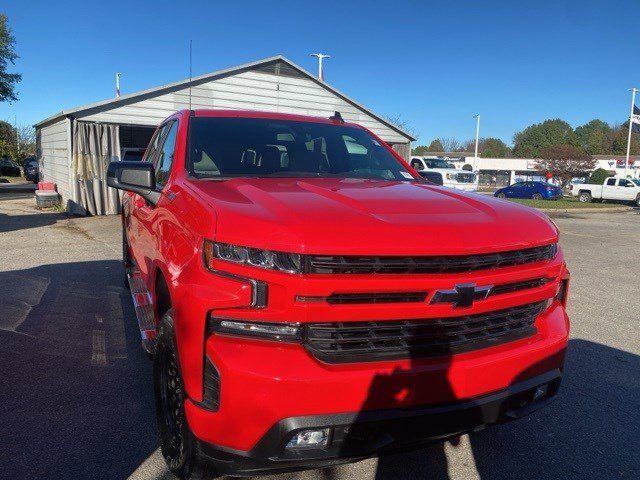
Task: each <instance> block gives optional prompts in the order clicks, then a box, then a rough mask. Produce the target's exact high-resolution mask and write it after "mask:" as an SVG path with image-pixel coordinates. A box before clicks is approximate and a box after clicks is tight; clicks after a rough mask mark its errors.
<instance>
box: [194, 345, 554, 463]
mask: <svg viewBox="0 0 640 480" xmlns="http://www.w3.org/2000/svg"><path fill="white" fill-rule="evenodd" d="M563 355H564V352H562V356H563ZM561 376H562V374H561V370H560V369H553V370H551V371H548V372H546V373H544V374H541V375H537V376H535V377H532V378H529V379H526V380H522V381H518V382H516V383H513V384H512V385H510V386H509V387H508V388H506V389H504V390H501V391H499V392H494V393H491V394H488V395H483V396H480V397H475V398H471V399H467V400H463V401H458V402H451V403H445V404H439V405H432V406H428V407H414V408H409V409H386V410H365V411H361V412H351V413H340V414H328V415H307V416H296V417H289V418H285V419H283V420H280V421H279V422H277V423H276V424H274V425H273V426H272V427H271V428H270V429H269V430H268V431H267V433H266V434H265V435H264V436H263V437H262V438H261V440H260V441H259V442H258V443H257V444H256V445H255V447H254V448H252V449H251V450H250V451H240V450H234V449H231V448H225V447H221V446H215V445H211V444H208V443H206V442H201V447H202V449H203V451H204V452H205V455H206V456H207V457H208V458H209V460H210V461H212V462H214V463H215V466H216V469H217V471H218V472H220V473H223V474H232V475H254V474H257V473H277V472H286V471H293V470H304V469H309V468H320V467H326V466H331V465H336V464H340V463H345V462H350V461H356V460H360V459H363V458H367V457H371V456H377V455H384V454H387V453H393V452H394V451H399V450H402V451H407V450H411V449H414V448H419V447H421V446H424V445H426V444H429V443H433V442H437V441H442V440H445V439H447V438H451V437H454V436H457V435H459V434H462V433H466V432H471V431H477V430H480V429H482V428H484V427H485V426H487V425H491V424H495V423H504V422H508V421H510V420H514V419H516V418H520V417H522V416H524V415H527V414H529V413H531V412H533V411H535V410H537V409H539V408H542V407H544V406H545V405H547V404H549V403H550V402H552V401H553V400H554V399H555V396H556V394H557V391H558V388H559V386H560V380H561ZM541 386H544V387H545V390H544V394H542V395H540V391H539V387H541ZM537 391H538V394H539V395H540V396H536V392H537ZM326 427H331V428H332V441H331V443H330V444H329V445H328V446H327V448H324V449H309V450H300V451H290V450H286V449H285V446H286V444H287V442H288V441H289V439H290V438H291V437H292V436H293V435H295V434H296V433H297V432H299V431H301V430H305V429H314V428H326Z"/></svg>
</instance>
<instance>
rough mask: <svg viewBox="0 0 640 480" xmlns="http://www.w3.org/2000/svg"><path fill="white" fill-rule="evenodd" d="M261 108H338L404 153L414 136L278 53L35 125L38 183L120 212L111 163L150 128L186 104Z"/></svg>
mask: <svg viewBox="0 0 640 480" xmlns="http://www.w3.org/2000/svg"><path fill="white" fill-rule="evenodd" d="M190 106H191V108H193V109H198V108H215V109H232V110H262V111H271V112H282V113H294V114H302V115H313V116H319V117H329V116H330V115H332V114H333V113H334V112H335V111H339V112H340V113H341V114H342V116H343V118H344V119H345V120H346V121H347V122H355V123H359V124H361V125H363V126H365V127H367V128H369V129H370V130H371V131H373V132H374V133H375V134H377V135H378V136H379V137H380V138H382V139H383V140H384V141H385V142H387V143H388V144H389V145H391V146H392V147H393V148H394V149H395V150H396V151H397V152H399V153H400V154H401V155H402V156H403V157H404V158H407V159H408V158H409V156H410V154H411V141H412V140H414V138H413V137H412V136H411V135H410V134H408V133H406V132H404V131H403V130H401V129H400V128H398V127H397V126H395V125H393V124H392V123H391V122H389V121H388V120H386V119H384V118H382V117H380V116H379V115H376V114H375V113H373V112H372V111H370V110H368V109H366V108H365V107H363V106H362V105H360V104H358V103H356V102H355V101H354V100H351V99H350V98H349V97H347V96H346V95H344V94H343V93H341V92H339V91H337V90H336V89H334V88H333V87H331V86H330V85H328V84H327V83H325V82H324V81H322V80H320V79H318V78H316V77H315V76H313V75H311V74H310V73H309V72H307V71H306V70H304V69H302V68H301V67H299V66H298V65H296V64H294V63H293V62H291V61H290V60H288V59H286V58H285V57H282V56H276V57H270V58H267V59H264V60H259V61H257V62H253V63H248V64H244V65H240V66H238V67H233V68H230V69H225V70H220V71H217V72H213V73H209V74H206V75H202V76H199V77H196V78H193V79H191V80H183V81H180V82H176V83H172V84H169V85H164V86H161V87H157V88H152V89H149V90H145V91H141V92H137V93H133V94H129V95H124V96H122V97H117V98H114V99H110V100H106V101H102V102H98V103H93V104H90V105H85V106H82V107H77V108H72V109H69V110H63V111H61V112H59V113H57V114H55V115H53V116H51V117H48V118H46V119H45V120H42V121H41V122H39V123H37V124H36V125H35V128H36V143H37V155H38V159H39V161H40V172H41V176H42V180H45V181H51V182H54V183H55V184H56V185H57V190H58V193H59V194H60V196H61V198H62V201H63V204H64V205H65V206H66V208H67V210H68V211H70V212H72V213H76V214H87V213H88V214H91V215H104V214H114V213H118V211H119V208H120V201H119V195H118V193H117V192H116V191H115V190H113V189H110V188H108V187H107V186H106V178H105V176H106V167H107V165H108V163H109V162H110V161H113V160H121V159H123V158H125V159H139V158H140V153H141V151H142V149H144V148H145V147H146V146H147V143H148V142H149V139H150V138H151V134H152V133H153V130H154V128H155V127H156V126H157V125H158V124H159V123H160V122H161V121H162V120H163V119H164V118H166V117H167V116H169V115H170V114H171V113H173V112H175V111H176V110H181V109H184V108H189V107H190Z"/></svg>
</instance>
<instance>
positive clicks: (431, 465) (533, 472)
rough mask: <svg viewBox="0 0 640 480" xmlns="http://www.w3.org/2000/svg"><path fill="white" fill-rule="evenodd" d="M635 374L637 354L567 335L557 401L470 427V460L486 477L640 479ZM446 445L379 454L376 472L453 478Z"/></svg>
mask: <svg viewBox="0 0 640 480" xmlns="http://www.w3.org/2000/svg"><path fill="white" fill-rule="evenodd" d="M639 375H640V356H638V355H635V354H632V353H629V352H625V351H623V350H618V349H615V348H611V347H608V346H605V345H601V344H599V343H595V342H590V341H587V340H580V339H574V340H571V341H570V344H569V349H568V352H567V358H566V363H565V370H564V379H563V383H562V386H561V387H560V392H559V396H558V398H557V400H556V401H555V402H554V403H552V404H551V405H549V406H547V407H545V408H543V409H542V410H539V411H537V412H535V413H533V414H531V415H530V416H528V417H525V418H523V419H520V420H517V421H515V422H513V423H508V424H504V425H498V426H492V427H489V428H487V429H486V430H483V431H482V432H479V433H475V434H471V435H470V443H471V448H472V458H471V459H470V463H473V462H475V468H476V470H477V472H478V476H479V477H480V478H481V479H483V480H491V479H508V478H514V479H515V478H522V479H529V478H532V479H533V478H535V479H582V478H607V479H610V478H629V479H631V478H634V479H635V478H640V457H639V456H638V454H637V452H639V451H640V435H638V431H639V430H640V401H639V400H638V399H640V376H639ZM443 448H444V447H443V446H442V445H434V446H432V447H429V448H427V449H424V450H421V451H419V452H413V453H407V454H401V455H395V456H392V457H386V458H384V457H383V458H381V459H380V460H379V462H378V469H377V472H376V477H375V478H376V479H377V480H404V479H407V480H408V479H417V478H425V479H426V478H429V479H432V478H433V479H449V478H452V479H453V478H455V477H449V474H448V466H447V459H446V455H445V453H444V450H443ZM471 466H473V465H471Z"/></svg>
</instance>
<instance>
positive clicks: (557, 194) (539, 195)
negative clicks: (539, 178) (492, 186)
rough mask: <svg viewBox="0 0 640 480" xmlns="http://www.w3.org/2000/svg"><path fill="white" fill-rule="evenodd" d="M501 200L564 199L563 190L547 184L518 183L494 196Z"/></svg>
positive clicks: (502, 189)
mask: <svg viewBox="0 0 640 480" xmlns="http://www.w3.org/2000/svg"><path fill="white" fill-rule="evenodd" d="M493 196H494V197H499V198H533V199H534V200H541V199H543V198H544V199H546V200H558V199H559V198H562V189H561V188H560V187H558V186H556V185H553V184H551V183H547V182H516V183H514V184H513V185H509V186H508V187H504V188H501V189H500V190H497V191H496V193H494V194H493Z"/></svg>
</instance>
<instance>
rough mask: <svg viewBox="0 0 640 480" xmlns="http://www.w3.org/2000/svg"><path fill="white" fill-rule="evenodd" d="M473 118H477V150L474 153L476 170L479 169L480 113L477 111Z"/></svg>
mask: <svg viewBox="0 0 640 480" xmlns="http://www.w3.org/2000/svg"><path fill="white" fill-rule="evenodd" d="M473 118H475V119H476V151H475V153H474V156H473V158H474V163H475V167H476V170H477V169H478V141H479V140H480V114H479V113H476V114H475V115H474V116H473Z"/></svg>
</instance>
